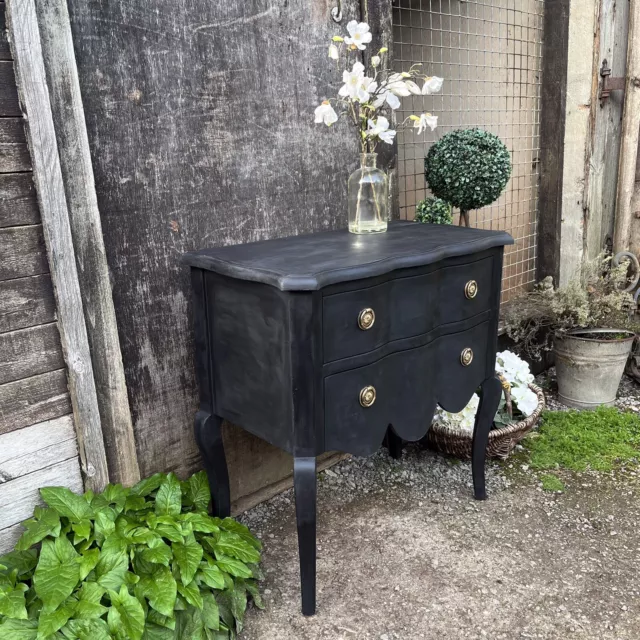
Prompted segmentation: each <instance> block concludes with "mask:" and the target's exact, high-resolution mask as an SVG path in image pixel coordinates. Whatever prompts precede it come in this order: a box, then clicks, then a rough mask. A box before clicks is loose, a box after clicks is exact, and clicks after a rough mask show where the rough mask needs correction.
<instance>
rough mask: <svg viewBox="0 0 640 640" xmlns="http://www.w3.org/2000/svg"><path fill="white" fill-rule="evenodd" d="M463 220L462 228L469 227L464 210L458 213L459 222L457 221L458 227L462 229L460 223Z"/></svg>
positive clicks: (467, 215)
mask: <svg viewBox="0 0 640 640" xmlns="http://www.w3.org/2000/svg"><path fill="white" fill-rule="evenodd" d="M463 220H464V226H465V227H470V226H471V224H470V223H469V212H468V211H466V210H464V209H463V210H462V211H460V220H458V226H459V227H462V226H463V225H462V221H463Z"/></svg>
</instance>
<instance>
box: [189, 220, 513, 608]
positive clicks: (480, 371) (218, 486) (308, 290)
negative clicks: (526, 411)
mask: <svg viewBox="0 0 640 640" xmlns="http://www.w3.org/2000/svg"><path fill="white" fill-rule="evenodd" d="M512 242H513V241H512V239H511V237H510V236H508V235H507V234H506V233H503V232H490V231H481V230H477V229H466V228H459V227H451V226H438V225H436V226H427V225H418V224H415V223H408V222H396V223H393V224H391V226H390V228H389V232H388V233H386V234H380V235H376V236H368V237H367V236H353V235H351V234H348V233H347V232H346V231H344V232H328V233H321V234H316V235H310V236H298V237H292V238H287V239H282V240H273V241H268V242H261V243H254V244H248V245H244V246H237V247H232V248H222V249H212V250H204V251H200V252H197V253H191V254H187V255H186V256H185V257H184V262H185V263H186V264H188V265H190V266H191V267H192V283H193V290H194V303H195V334H196V358H197V363H198V375H199V379H200V410H199V412H198V414H197V417H196V437H197V440H198V444H199V446H200V448H201V451H202V455H203V459H204V463H205V466H206V468H207V471H208V473H209V478H210V480H211V484H212V490H213V495H214V510H215V511H216V512H217V513H220V514H225V513H227V512H228V494H229V489H228V476H227V470H226V464H225V462H224V450H223V447H222V440H221V438H220V422H221V420H222V419H223V418H224V419H229V420H232V421H233V422H235V423H236V424H239V425H241V426H243V427H244V428H245V429H247V430H248V431H250V432H251V433H253V434H254V435H257V436H259V437H260V438H262V439H264V440H266V441H267V442H270V443H271V444H274V445H276V446H278V447H280V448H281V449H284V450H285V451H288V452H289V453H291V454H292V455H293V457H294V486H295V492H296V514H297V522H298V539H299V547H300V563H301V579H302V610H303V613H305V614H306V615H311V614H313V613H314V611H315V528H316V504H315V498H316V474H315V470H316V462H315V461H316V456H318V455H320V454H322V453H323V452H325V451H330V450H339V451H344V452H348V453H353V454H356V455H368V454H371V453H373V452H374V451H375V450H376V449H377V448H378V447H379V446H380V444H381V443H382V442H383V440H384V441H386V444H387V446H388V447H389V451H390V453H391V455H393V456H394V457H399V456H400V454H401V447H402V441H403V440H410V441H415V440H418V439H420V438H422V437H423V436H424V435H425V433H426V432H427V430H428V428H429V425H430V423H431V419H432V417H433V413H434V411H435V408H436V405H437V404H440V405H441V406H442V407H444V408H445V409H447V410H449V411H461V410H462V409H463V408H464V406H465V405H466V403H467V402H468V400H469V398H470V397H471V395H472V394H473V392H474V391H475V390H476V389H477V388H478V387H479V386H481V385H482V387H483V398H482V404H481V407H480V410H479V414H478V420H477V423H476V429H475V433H476V436H475V440H474V456H473V479H474V488H475V495H476V497H477V498H479V499H481V498H484V497H486V493H485V486H484V462H485V449H486V440H487V435H488V432H489V429H490V428H491V423H492V419H493V415H495V411H496V409H497V405H498V400H499V386H500V385H499V383H498V382H497V380H496V379H495V378H494V377H493V376H494V366H495V354H496V338H497V328H498V324H497V323H498V308H499V302H500V282H501V271H502V251H503V246H504V245H505V244H511V243H512ZM471 281H474V282H475V283H476V285H477V286H476V288H475V290H471V293H470V290H469V288H468V286H469V284H470V282H471ZM465 291H466V293H465ZM364 308H370V309H373V311H374V312H375V314H376V318H378V319H379V322H380V324H379V325H376V322H377V321H378V320H376V322H374V324H373V326H372V327H371V328H366V327H362V326H360V325H359V324H358V316H359V311H361V310H362V309H364ZM376 326H378V327H382V330H379V329H378V330H375V331H374V329H375V328H376ZM369 335H370V336H372V338H371V339H369V338H368V336H369ZM466 350H471V351H472V353H473V357H472V358H470V359H469V360H468V361H464V359H463V358H462V355H463V353H464V352H465V351H466ZM496 385H497V386H496ZM367 387H373V388H374V389H375V393H376V397H375V401H374V402H373V403H371V404H370V406H365V405H366V404H367V403H366V402H363V400H362V399H361V392H362V390H363V389H365V388H367ZM496 390H497V391H498V393H496Z"/></svg>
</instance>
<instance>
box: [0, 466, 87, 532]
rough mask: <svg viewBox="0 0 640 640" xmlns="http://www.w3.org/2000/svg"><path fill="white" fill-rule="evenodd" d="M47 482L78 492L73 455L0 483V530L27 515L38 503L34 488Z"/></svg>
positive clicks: (39, 501)
mask: <svg viewBox="0 0 640 640" xmlns="http://www.w3.org/2000/svg"><path fill="white" fill-rule="evenodd" d="M50 486H65V487H69V489H71V490H72V491H76V492H78V493H80V492H82V490H83V487H82V477H81V475H80V465H79V464H78V457H77V456H74V457H72V458H69V459H68V460H63V461H61V462H59V463H57V464H54V465H52V466H50V467H46V468H44V469H41V470H40V471H36V472H34V473H30V474H29V475H26V476H22V477H20V478H16V479H15V480H10V481H9V482H5V483H3V484H0V530H2V529H4V528H6V527H10V526H12V525H14V524H16V523H18V522H22V521H24V520H26V519H27V518H29V517H31V515H32V514H33V509H34V507H35V506H36V505H37V504H42V501H41V499H40V494H39V493H38V490H39V489H41V488H42V487H50Z"/></svg>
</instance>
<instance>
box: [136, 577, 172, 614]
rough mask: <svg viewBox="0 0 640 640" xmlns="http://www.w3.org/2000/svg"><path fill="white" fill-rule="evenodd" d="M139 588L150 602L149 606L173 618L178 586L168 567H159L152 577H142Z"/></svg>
mask: <svg viewBox="0 0 640 640" xmlns="http://www.w3.org/2000/svg"><path fill="white" fill-rule="evenodd" d="M138 588H139V591H140V593H142V595H143V596H144V597H145V598H146V599H147V600H148V601H149V606H151V607H152V608H153V609H155V610H156V611H157V612H158V613H160V614H162V615H164V616H168V617H171V616H173V608H174V606H175V604H176V594H177V585H176V581H175V579H174V577H173V575H172V574H171V571H170V570H169V569H168V568H167V567H164V566H159V567H158V568H157V570H156V571H154V573H153V574H152V575H150V576H144V577H142V578H141V580H140V583H139V585H138Z"/></svg>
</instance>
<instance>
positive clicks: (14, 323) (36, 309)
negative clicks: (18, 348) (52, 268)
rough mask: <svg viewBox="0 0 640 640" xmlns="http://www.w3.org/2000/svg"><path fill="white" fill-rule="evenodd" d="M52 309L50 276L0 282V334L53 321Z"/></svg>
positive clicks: (53, 308)
mask: <svg viewBox="0 0 640 640" xmlns="http://www.w3.org/2000/svg"><path fill="white" fill-rule="evenodd" d="M55 312H56V305H55V302H54V299H53V287H52V286H51V277H50V276H49V275H40V276H29V277H27V278H16V279H15V280H6V281H4V282H0V333H6V332H7V331H15V330H16V329H26V328H27V327H33V326H35V325H38V324H46V323H49V322H53V321H54V320H55Z"/></svg>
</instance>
